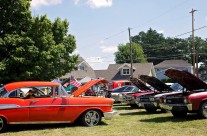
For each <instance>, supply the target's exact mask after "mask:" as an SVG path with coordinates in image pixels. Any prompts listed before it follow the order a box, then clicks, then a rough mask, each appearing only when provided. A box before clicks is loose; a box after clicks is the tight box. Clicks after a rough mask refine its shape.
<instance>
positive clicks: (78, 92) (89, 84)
mask: <svg viewBox="0 0 207 136" xmlns="http://www.w3.org/2000/svg"><path fill="white" fill-rule="evenodd" d="M105 83H108V81H107V80H105V79H94V80H90V81H89V82H87V83H86V84H84V85H83V86H81V87H80V88H79V89H78V90H76V91H75V92H73V93H72V95H73V96H74V97H77V96H79V95H81V94H82V93H84V92H86V91H87V90H88V89H89V88H90V87H92V86H93V85H95V84H105Z"/></svg>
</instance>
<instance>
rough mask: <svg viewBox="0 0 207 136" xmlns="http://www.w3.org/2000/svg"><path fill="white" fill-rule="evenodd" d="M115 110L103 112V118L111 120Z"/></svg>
mask: <svg viewBox="0 0 207 136" xmlns="http://www.w3.org/2000/svg"><path fill="white" fill-rule="evenodd" d="M116 113H117V112H116V111H115V110H113V111H111V112H104V113H103V115H104V119H105V120H111V119H112V118H113V116H114V115H115V114H116Z"/></svg>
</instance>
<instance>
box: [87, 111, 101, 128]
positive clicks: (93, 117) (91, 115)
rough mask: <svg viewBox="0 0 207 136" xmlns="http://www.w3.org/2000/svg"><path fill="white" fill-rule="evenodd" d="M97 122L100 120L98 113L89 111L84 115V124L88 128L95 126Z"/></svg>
mask: <svg viewBox="0 0 207 136" xmlns="http://www.w3.org/2000/svg"><path fill="white" fill-rule="evenodd" d="M99 120H100V116H99V113H98V112H97V111H89V112H87V113H86V115H85V122H86V123H87V124H88V125H89V126H95V125H97V124H98V123H99Z"/></svg>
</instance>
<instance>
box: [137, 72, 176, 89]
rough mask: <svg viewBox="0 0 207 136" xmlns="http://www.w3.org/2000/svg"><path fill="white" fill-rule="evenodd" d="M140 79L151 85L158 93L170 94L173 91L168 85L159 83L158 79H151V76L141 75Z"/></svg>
mask: <svg viewBox="0 0 207 136" xmlns="http://www.w3.org/2000/svg"><path fill="white" fill-rule="evenodd" d="M140 79H141V80H143V81H144V82H146V83H148V84H149V85H151V86H152V87H153V88H154V89H156V90H158V91H160V92H171V91H175V90H173V89H172V88H170V87H169V86H168V85H166V84H165V83H163V82H162V81H160V80H159V79H157V78H155V77H152V76H147V75H141V76H140Z"/></svg>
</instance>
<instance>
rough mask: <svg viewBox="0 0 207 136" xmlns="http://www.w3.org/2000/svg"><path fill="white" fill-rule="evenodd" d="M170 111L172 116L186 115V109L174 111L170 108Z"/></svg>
mask: <svg viewBox="0 0 207 136" xmlns="http://www.w3.org/2000/svg"><path fill="white" fill-rule="evenodd" d="M171 113H172V114H173V116H174V117H178V118H180V117H186V116H187V112H186V111H176V110H172V111H171Z"/></svg>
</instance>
